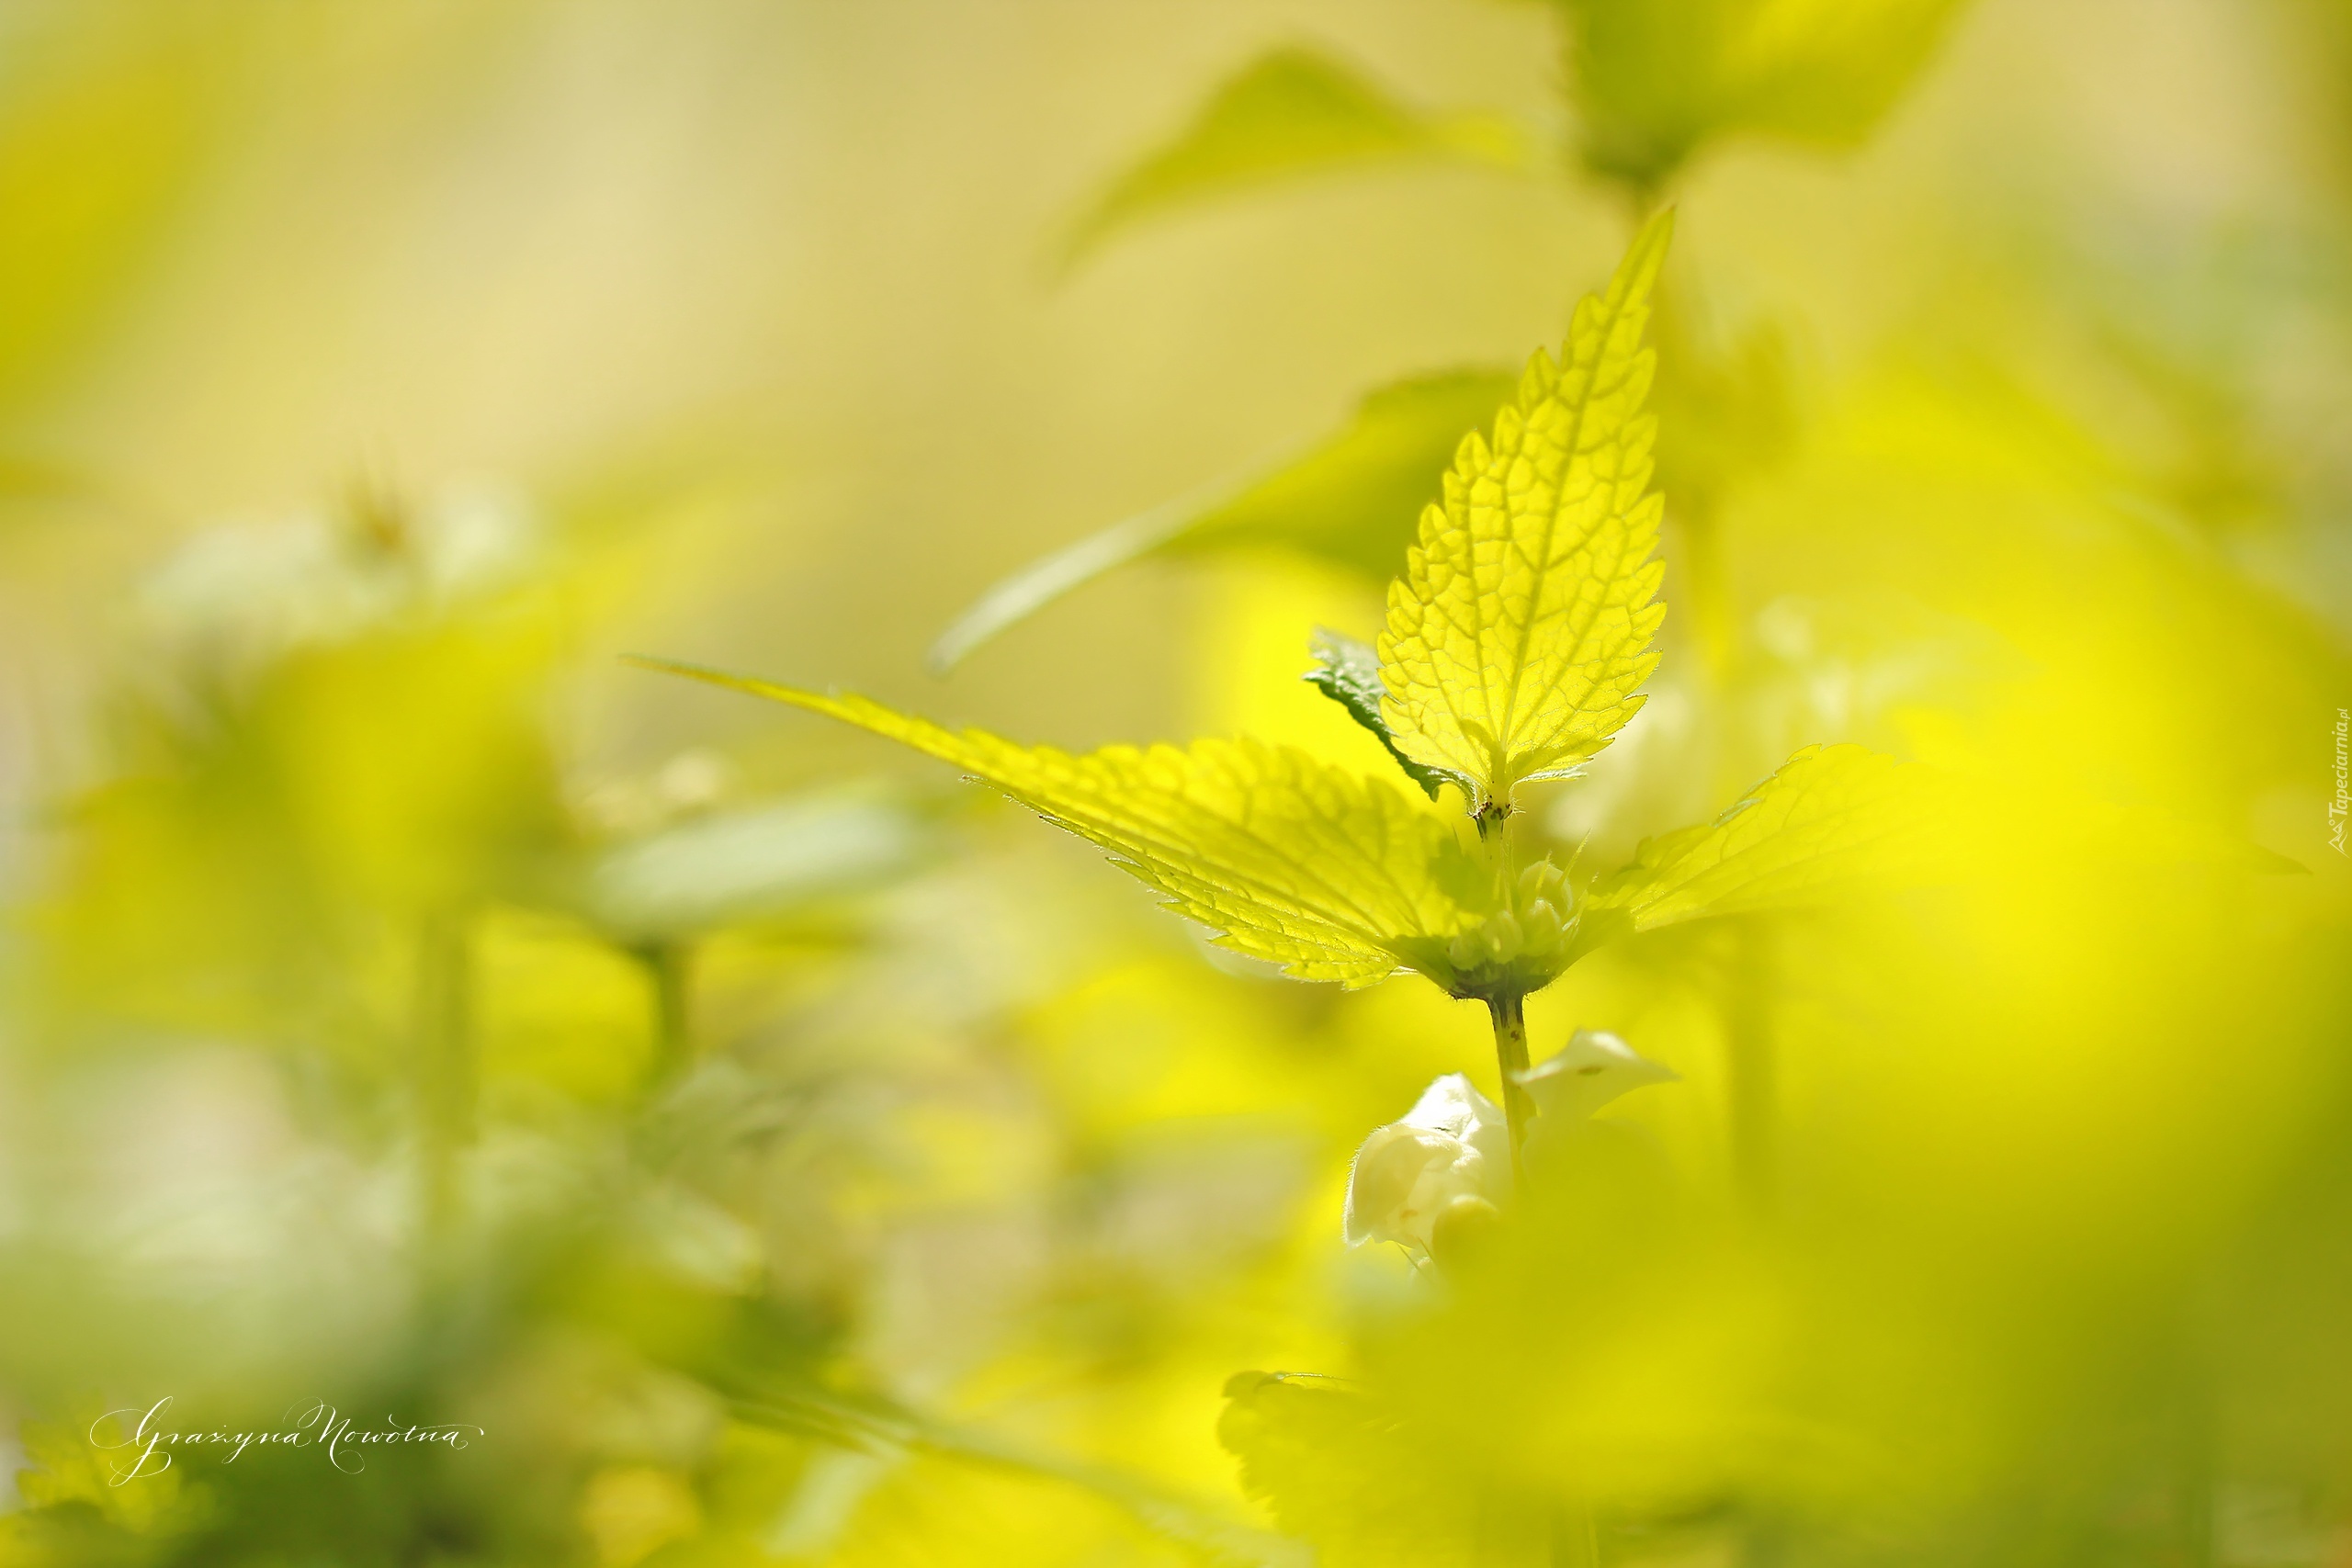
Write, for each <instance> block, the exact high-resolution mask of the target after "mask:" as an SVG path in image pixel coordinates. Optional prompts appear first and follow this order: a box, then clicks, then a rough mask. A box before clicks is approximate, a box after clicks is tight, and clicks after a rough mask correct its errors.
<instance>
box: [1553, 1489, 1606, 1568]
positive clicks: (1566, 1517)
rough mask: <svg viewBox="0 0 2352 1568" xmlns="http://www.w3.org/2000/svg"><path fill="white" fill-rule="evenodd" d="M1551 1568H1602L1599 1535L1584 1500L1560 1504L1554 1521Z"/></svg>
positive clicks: (1590, 1511)
mask: <svg viewBox="0 0 2352 1568" xmlns="http://www.w3.org/2000/svg"><path fill="white" fill-rule="evenodd" d="M1552 1568H1600V1530H1599V1529H1597V1528H1596V1527H1595V1526H1594V1524H1593V1518H1592V1505H1591V1504H1589V1503H1587V1502H1586V1501H1584V1499H1582V1498H1581V1497H1578V1498H1574V1499H1571V1500H1570V1501H1568V1502H1566V1503H1563V1504H1561V1505H1560V1511H1559V1516H1558V1517H1557V1518H1555V1520H1554V1521H1553V1529H1552Z"/></svg>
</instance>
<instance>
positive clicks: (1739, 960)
mask: <svg viewBox="0 0 2352 1568" xmlns="http://www.w3.org/2000/svg"><path fill="white" fill-rule="evenodd" d="M1772 938H1773V931H1772V927H1771V925H1770V920H1769V919H1767V918H1765V917H1761V916H1750V917H1749V918H1747V919H1742V920H1736V921H1734V922H1732V931H1731V941H1732V943H1733V949H1732V951H1733V957H1732V968H1731V976H1730V985H1729V987H1727V990H1728V995H1727V997H1726V1000H1725V1007H1724V1021H1725V1023H1726V1024H1727V1026H1728V1028H1727V1030H1726V1033H1727V1035H1728V1037H1729V1043H1730V1047H1731V1050H1730V1057H1731V1062H1730V1066H1731V1156H1732V1172H1733V1177H1734V1179H1736V1181H1737V1183H1738V1187H1739V1191H1740V1194H1741V1196H1742V1198H1743V1199H1745V1201H1747V1206H1748V1209H1749V1211H1750V1212H1751V1213H1755V1214H1757V1215H1759V1216H1761V1215H1765V1214H1769V1213H1770V1212H1771V1210H1772V1207H1773V1201H1774V1198H1775V1195H1776V1193H1777V1190H1778V1188H1779V1185H1780V1183H1779V1175H1780V1149H1779V1146H1778V1144H1779V1140H1778V1138H1777V1137H1776V1135H1775V1134H1776V1133H1777V1131H1778V1123H1779V1099H1780V1085H1779V1081H1778V1080H1779V1077H1780V1073H1779V1071H1778V1068H1779V1063H1778V1060H1777V1058H1778V1055H1779V1053H1778V1051H1777V1050H1776V1049H1775V1043H1774V1041H1773V1038H1772V994H1773V941H1772Z"/></svg>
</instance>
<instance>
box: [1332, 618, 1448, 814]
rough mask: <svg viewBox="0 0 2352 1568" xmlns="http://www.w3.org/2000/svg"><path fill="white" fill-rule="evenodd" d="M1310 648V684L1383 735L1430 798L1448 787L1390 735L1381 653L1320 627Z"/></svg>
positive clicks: (1401, 764)
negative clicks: (1382, 703)
mask: <svg viewBox="0 0 2352 1568" xmlns="http://www.w3.org/2000/svg"><path fill="white" fill-rule="evenodd" d="M1308 647H1309V648H1310V649H1312V650H1313V652H1314V654H1315V668H1314V669H1312V670H1310V671H1307V672H1306V681H1307V683H1308V684H1309V685H1311V686H1313V687H1315V688H1316V689H1317V691H1319V692H1321V693H1322V694H1324V695H1325V696H1327V697H1329V698H1330V699H1331V700H1332V701H1333V702H1335V703H1337V704H1339V705H1340V706H1341V707H1343V708H1345V709H1347V710H1348V716H1349V717H1350V718H1352V719H1354V720H1355V721H1356V722H1357V723H1358V724H1360V725H1362V726H1363V727H1364V728H1366V729H1369V730H1371V731H1372V732H1373V734H1374V735H1375V736H1378V737H1379V738H1380V743H1381V745H1383V746H1384V747H1385V748H1387V750H1388V754H1389V755H1390V756H1392V757H1394V758H1396V759H1397V766H1398V767H1400V768H1402V769H1404V770H1405V776H1406V777H1407V778H1409V779H1411V780H1412V781H1413V782H1414V783H1415V784H1419V785H1420V786H1421V789H1422V791H1423V793H1425V794H1426V795H1428V796H1429V797H1430V799H1431V800H1435V799H1436V798H1437V792H1438V791H1439V790H1440V789H1442V788H1443V787H1444V786H1445V783H1446V780H1445V775H1443V774H1442V773H1437V772H1435V771H1433V770H1431V769H1429V768H1425V767H1423V766H1421V765H1420V764H1419V762H1416V761H1413V760H1412V759H1411V758H1410V757H1408V756H1407V755H1405V753H1404V752H1402V751H1399V750H1397V742H1396V741H1394V740H1391V739H1389V738H1388V725H1387V722H1386V721H1385V720H1384V719H1383V718H1382V717H1381V716H1380V699H1381V697H1382V696H1383V695H1384V690H1383V688H1382V686H1381V684H1380V655H1379V654H1377V653H1375V652H1374V651H1373V647H1372V644H1370V643H1368V642H1358V641H1357V640H1356V639H1355V638H1353V637H1341V636H1340V634H1339V633H1338V632H1335V631H1331V630H1329V629H1327V628H1323V627H1317V630H1316V633H1315V637H1314V640H1313V641H1312V642H1311V643H1310V644H1308Z"/></svg>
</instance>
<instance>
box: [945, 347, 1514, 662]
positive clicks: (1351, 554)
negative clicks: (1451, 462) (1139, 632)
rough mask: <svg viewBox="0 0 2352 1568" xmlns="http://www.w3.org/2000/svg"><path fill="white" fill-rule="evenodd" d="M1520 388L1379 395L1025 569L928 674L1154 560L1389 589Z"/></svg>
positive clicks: (1481, 382) (1473, 372)
mask: <svg viewBox="0 0 2352 1568" xmlns="http://www.w3.org/2000/svg"><path fill="white" fill-rule="evenodd" d="M1517 384H1518V382H1517V378H1515V377H1514V376H1512V375H1511V373H1510V372H1509V371H1507V370H1499V369H1464V370H1451V371H1440V372H1437V373H1435V374H1432V375H1426V376H1415V377H1410V378H1407V379H1405V380H1402V381H1397V382H1393V383H1391V384H1390V385H1388V386H1385V387H1381V388H1378V389H1375V390H1374V391H1372V392H1370V393H1367V394H1366V395H1365V397H1364V399H1363V401H1362V402H1361V403H1359V404H1358V405H1357V407H1356V412H1355V414H1354V416H1353V417H1352V418H1351V419H1350V420H1349V421H1348V423H1347V424H1346V425H1344V426H1343V427H1341V428H1340V430H1339V431H1337V432H1335V433H1334V434H1331V435H1330V436H1329V437H1327V438H1326V439H1324V440H1323V441H1322V442H1320V443H1319V444H1317V445H1315V446H1310V447H1308V448H1306V450H1305V451H1304V452H1297V451H1292V452H1287V453H1285V454H1284V455H1283V456H1282V457H1277V458H1276V459H1274V460H1273V461H1272V462H1271V463H1269V464H1265V465H1261V467H1258V468H1252V469H1250V470H1249V471H1248V472H1246V473H1244V474H1241V475H1239V476H1237V477H1236V478H1233V479H1227V480H1224V481H1221V482H1219V483H1217V484H1214V485H1211V486H1209V487H1207V488H1206V489H1204V490H1203V491H1197V492H1195V493H1193V494H1190V495H1186V496H1182V497H1179V498H1178V499H1176V500H1174V501H1171V502H1166V503H1164V504H1162V505H1160V506H1156V507H1154V508H1152V509H1151V510H1150V511H1148V512H1142V513H1136V515H1135V516H1133V517H1129V518H1127V519H1125V520H1124V521H1122V522H1119V523H1114V524H1113V525H1111V526H1110V527H1108V528H1105V529H1103V531H1102V532H1101V533H1098V534H1091V535H1089V536H1087V537H1085V538H1083V539H1080V541H1079V542H1078V543H1076V544H1074V545H1071V546H1069V547H1066V548H1064V549H1060V550H1057V551H1056V552H1055V553H1054V554H1052V555H1050V556H1047V557H1046V558H1044V559H1042V560H1039V561H1036V562H1035V563H1033V564H1032V565H1030V566H1027V567H1023V569H1022V570H1020V571H1018V572H1015V573H1014V574H1013V575H1012V576H1011V577H1009V578H1006V579H1005V580H1004V581H1002V582H1000V583H998V584H997V585H996V586H995V587H994V588H991V589H989V591H988V592H987V593H985V594H983V595H982V596H981V597H980V599H979V602H978V603H977V604H974V605H973V606H972V607H971V608H970V609H969V610H967V611H966V612H965V613H964V614H963V615H961V616H959V617H957V619H956V623H955V624H954V625H953V626H949V627H948V628H947V630H946V631H945V632H944V633H942V634H941V636H940V638H939V640H938V641H937V642H936V643H935V644H933V647H932V650H931V663H932V668H933V670H935V671H945V670H948V669H951V668H953V667H954V666H955V665H956V664H957V663H958V662H960V661H961V660H963V659H964V657H965V656H966V655H967V654H968V653H970V652H971V651H972V650H973V649H976V648H978V647H979V646H980V644H982V643H984V642H986V641H988V640H989V638H990V637H995V636H996V635H997V634H998V633H999V632H1001V631H1003V630H1004V629H1005V628H1006V627H1008V626H1013V625H1014V624H1016V623H1018V622H1020V621H1023V620H1025V619H1027V618H1028V617H1029V616H1030V615H1035V613H1036V612H1037V611H1039V610H1041V609H1043V608H1044V607H1045V606H1046V605H1047V604H1052V603H1053V602H1054V601H1055V600H1057V599H1058V598H1060V597H1061V596H1062V595H1063V594H1065V593H1068V592H1070V591H1071V590H1072V589H1075V588H1080V587H1082V586H1084V585H1085V584H1086V583H1089V582H1091V581H1094V579H1096V578H1098V577H1100V576H1102V575H1103V573H1105V572H1107V571H1109V570H1112V569H1113V568H1114V567H1119V566H1124V565H1125V564H1126V563H1127V562H1129V561H1131V560H1136V559H1138V558H1142V557H1144V556H1148V555H1151V554H1154V553H1157V552H1159V551H1168V552H1170V553H1176V552H1184V551H1195V550H1197V551H1214V550H1225V549H1247V548H1253V547H1273V548H1282V549H1290V550H1295V551H1298V552H1300V553H1303V554H1306V555H1309V556H1313V557H1315V558H1318V559H1322V560H1327V561H1330V562H1333V563H1335V564H1337V565H1339V566H1342V567H1345V568H1347V569H1349V570H1354V571H1359V572H1362V573H1363V574H1364V575H1365V576H1367V577H1370V578H1373V579H1374V580H1375V581H1377V580H1383V579H1385V578H1386V577H1387V576H1388V575H1389V574H1390V573H1391V572H1393V571H1395V570H1396V569H1397V558H1399V557H1400V556H1402V555H1403V553H1404V550H1405V547H1406V545H1407V544H1408V543H1409V542H1411V540H1412V537H1413V525H1414V520H1415V518H1417V517H1418V516H1419V513H1420V508H1421V506H1422V505H1423V504H1424V503H1425V502H1427V501H1428V500H1429V498H1430V495H1432V494H1433V493H1435V491H1436V490H1437V480H1438V476H1439V475H1440V474H1441V473H1442V472H1443V471H1444V469H1445V465H1446V462H1447V460H1448V459H1449V458H1451V457H1453V449H1454V447H1455V446H1456V445H1457V444H1459V442H1460V441H1461V439H1462V433H1463V432H1464V430H1467V429H1469V428H1470V427H1471V426H1473V425H1475V424H1476V423H1478V422H1479V421H1480V420H1482V419H1485V418H1486V417H1487V415H1489V414H1491V413H1492V412H1494V410H1495V407H1496V405H1497V404H1498V403H1500V402H1501V401H1502V400H1504V399H1505V398H1508V397H1509V396H1510V392H1511V389H1512V388H1513V387H1514V386H1516V385H1517Z"/></svg>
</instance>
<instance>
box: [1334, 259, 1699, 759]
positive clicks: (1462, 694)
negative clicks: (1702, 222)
mask: <svg viewBox="0 0 2352 1568" xmlns="http://www.w3.org/2000/svg"><path fill="white" fill-rule="evenodd" d="M1672 232H1673V222H1672V216H1671V214H1670V213H1661V214H1659V215H1658V216H1657V217H1656V218H1654V219H1652V220H1650V222H1649V223H1648V224H1647V225H1646V226H1645V228H1644V229H1643V230H1642V231H1641V233H1640V234H1639V235H1637V236H1636V237H1635V238H1634V244H1633V248H1632V249H1631V250H1629V251H1628V252H1627V253H1626V254H1625V259H1624V261H1623V263H1621V264H1620V265H1619V266H1618V268H1617V275H1616V276H1615V277H1614V278H1612V279H1611V282H1610V285H1609V291H1608V293H1607V294H1606V295H1604V296H1602V297H1600V298H1598V299H1595V298H1591V297H1588V298H1587V299H1584V300H1583V301H1582V302H1581V303H1580V304H1579V305H1578V306H1577V313H1576V319H1575V321H1574V323H1573V325H1572V326H1571V328H1570V331H1569V336H1568V342H1567V344H1566V347H1565V348H1564V349H1563V350H1562V353H1561V360H1560V363H1559V364H1558V365H1557V366H1555V365H1554V364H1553V362H1552V360H1551V358H1550V356H1548V355H1545V354H1544V353H1543V352H1542V351H1540V350H1539V351H1538V352H1537V353H1536V355H1535V357H1534V358H1533V359H1532V360H1531V361H1530V362H1529V364H1528V367H1527V373H1526V374H1525V376H1523V377H1522V378H1521V380H1520V387H1519V393H1518V396H1517V397H1516V398H1514V399H1513V400H1511V401H1510V402H1508V403H1506V404H1504V405H1503V408H1502V412H1499V413H1498V414H1497V415H1496V416H1495V424H1494V432H1493V435H1492V438H1491V439H1489V438H1487V437H1483V436H1481V435H1479V434H1477V433H1476V432H1475V431H1474V432H1472V433H1471V434H1469V435H1468V436H1467V437H1465V438H1464V441H1463V442H1462V445H1461V447H1460V448H1459V450H1458V451H1457V452H1456V453H1455V455H1454V460H1453V468H1451V469H1450V470H1448V471H1447V473H1446V475H1445V478H1444V481H1443V486H1444V488H1443V499H1442V502H1440V503H1438V504H1434V505H1431V506H1430V507H1428V508H1427V509H1425V510H1424V511H1423V512H1422V513H1421V523H1420V530H1419V537H1418V539H1417V541H1416V542H1415V544H1414V545H1413V546H1412V547H1411V548H1410V549H1408V551H1407V552H1406V557H1405V574H1404V575H1403V576H1402V577H1400V578H1398V579H1397V581H1395V582H1393V583H1392V584H1391V585H1390V586H1389V591H1388V625H1387V629H1386V630H1385V632H1383V633H1382V635H1381V638H1380V660H1381V675H1382V679H1383V681H1384V682H1385V684H1386V686H1387V690H1388V700H1387V704H1386V706H1385V710H1384V711H1385V713H1386V715H1387V718H1388V728H1389V731H1390V733H1391V734H1392V735H1393V736H1394V737H1395V738H1396V741H1397V749H1398V750H1401V751H1403V752H1404V753H1405V754H1406V755H1407V756H1408V757H1410V758H1412V759H1413V760H1414V761H1417V762H1419V763H1421V764H1422V765H1423V766H1425V767H1430V768H1436V769H1439V770H1441V771H1442V772H1445V773H1454V774H1459V775H1462V776H1464V777H1467V778H1470V779H1473V780H1475V781H1476V782H1477V784H1479V786H1480V787H1481V789H1482V790H1483V791H1484V793H1485V796H1486V798H1487V799H1489V800H1499V801H1508V800H1509V799H1510V791H1511V789H1512V786H1514V785H1516V784H1520V783H1521V782H1522V781H1524V780H1527V779H1538V778H1551V777H1555V776H1558V775H1560V774H1563V773H1572V772H1574V771H1575V770H1576V768H1577V765H1578V764H1579V763H1581V762H1583V761H1586V760H1587V759H1588V758H1589V757H1591V756H1592V755H1593V754H1594V753H1595V752H1597V751H1599V750H1600V749H1601V748H1602V747H1603V746H1606V745H1607V744H1608V743H1609V738H1610V737H1611V736H1612V735H1614V734H1615V733H1616V732H1617V730H1618V729H1619V728H1621V727H1623V724H1624V723H1625V721H1626V720H1627V719H1629V718H1631V717H1633V716H1634V713H1635V711H1637V710H1638V709H1639V708H1640V706H1641V704H1642V698H1641V696H1640V695H1639V694H1638V693H1637V691H1636V688H1637V687H1639V686H1640V685H1641V683H1642V682H1644V681H1645V680H1647V679H1648V678H1649V675H1650V671H1653V670H1655V669H1656V668H1657V655H1656V654H1655V653H1652V652H1651V651H1650V650H1649V644H1650V638H1651V637H1653V636H1655V635H1656V634H1657V628H1658V623H1659V622H1660V621H1661V620H1662V619H1664V617H1665V615H1666V607H1665V606H1664V605H1663V604H1658V603H1657V598H1656V595H1657V586H1658V581H1659V578H1660V576H1661V574H1662V572H1663V570H1664V569H1663V567H1662V566H1661V565H1660V564H1659V563H1658V562H1657V561H1656V560H1654V559H1653V558H1652V557H1653V555H1654V554H1655V552H1656V550H1657V534H1658V518H1659V514H1660V511H1661V504H1662V503H1661V502H1660V501H1659V498H1658V497H1657V495H1655V494H1653V493H1651V491H1650V489H1649V480H1650V470H1651V468H1652V460H1651V456H1650V446H1651V442H1652V440H1653V437H1654V436H1655V434H1656V432H1657V421H1656V420H1655V419H1654V418H1652V417H1650V416H1648V415H1646V414H1645V413H1643V412H1641V410H1642V400H1643V398H1644V397H1645V394H1646V393H1647V392H1648V390H1649V385H1650V378H1651V374H1652V371H1653V368H1654V367H1655V363H1656V362H1655V357H1654V355H1652V354H1651V353H1650V351H1649V350H1648V349H1646V348H1645V347H1643V345H1642V328H1643V325H1644V323H1645V321H1647V320H1648V318H1649V303H1648V301H1649V293H1650V288H1651V285H1652V284H1653V283H1654V282H1655V281H1656V280H1657V272H1658V267H1659V265H1660V264H1661V263H1662V262H1663V261H1664V260H1665V256H1666V248H1667V243H1668V238H1669V237H1670V236H1671V234H1672ZM1479 804H1480V805H1484V804H1485V802H1484V801H1481V802H1480V803H1479Z"/></svg>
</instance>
